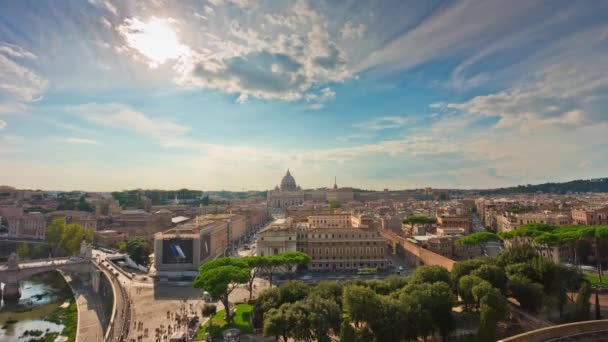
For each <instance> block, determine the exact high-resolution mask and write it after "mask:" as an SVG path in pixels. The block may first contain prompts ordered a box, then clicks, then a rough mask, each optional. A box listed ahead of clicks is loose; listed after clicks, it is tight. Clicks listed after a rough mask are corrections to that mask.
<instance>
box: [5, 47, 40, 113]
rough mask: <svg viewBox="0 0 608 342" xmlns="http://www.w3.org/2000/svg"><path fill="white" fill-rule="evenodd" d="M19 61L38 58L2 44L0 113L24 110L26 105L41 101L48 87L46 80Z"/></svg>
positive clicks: (27, 52) (20, 49) (18, 48)
mask: <svg viewBox="0 0 608 342" xmlns="http://www.w3.org/2000/svg"><path fill="white" fill-rule="evenodd" d="M19 59H25V60H35V59H37V56H36V55H35V54H33V53H32V52H30V51H28V50H26V49H24V48H22V47H20V46H17V45H14V44H7V43H0V113H2V112H5V113H11V112H18V111H22V110H24V109H25V108H26V103H28V102H34V101H38V100H40V98H41V96H42V94H43V93H44V91H45V90H46V88H47V86H48V81H47V80H46V79H45V78H43V77H42V76H40V75H39V74H38V73H37V72H36V71H34V70H33V69H31V67H29V66H26V65H25V64H23V62H22V61H20V60H19ZM18 60H19V61H18Z"/></svg>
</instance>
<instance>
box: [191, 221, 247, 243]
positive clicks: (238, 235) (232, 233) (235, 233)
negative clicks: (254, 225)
mask: <svg viewBox="0 0 608 342" xmlns="http://www.w3.org/2000/svg"><path fill="white" fill-rule="evenodd" d="M195 220H197V221H200V222H206V221H210V222H224V223H226V232H227V241H228V243H232V244H238V243H239V242H240V241H241V240H242V239H243V238H244V237H245V236H246V234H247V222H246V220H245V216H243V215H238V214H207V215H202V216H197V217H196V218H195Z"/></svg>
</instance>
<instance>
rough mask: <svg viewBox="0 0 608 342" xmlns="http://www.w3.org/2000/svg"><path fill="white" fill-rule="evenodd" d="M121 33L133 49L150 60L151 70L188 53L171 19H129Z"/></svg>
mask: <svg viewBox="0 0 608 342" xmlns="http://www.w3.org/2000/svg"><path fill="white" fill-rule="evenodd" d="M121 33H122V34H123V35H124V37H125V39H126V41H127V43H128V44H129V46H130V47H131V48H133V49H135V50H137V51H138V52H140V53H141V54H142V55H144V56H145V57H146V58H148V59H149V65H150V67H151V68H156V67H158V66H159V65H161V64H163V63H165V62H166V61H167V60H171V59H177V58H179V57H180V56H182V55H184V54H186V53H187V52H188V47H187V46H185V45H183V44H181V43H180V42H179V39H178V37H177V34H176V32H175V30H173V28H172V19H170V18H168V19H159V18H152V19H150V20H149V21H147V22H143V21H140V20H139V19H129V20H128V21H127V23H126V25H125V26H123V27H122V30H121Z"/></svg>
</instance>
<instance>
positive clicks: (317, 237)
mask: <svg viewBox="0 0 608 342" xmlns="http://www.w3.org/2000/svg"><path fill="white" fill-rule="evenodd" d="M349 236H350V237H351V238H353V239H354V238H355V237H358V238H359V239H361V238H364V239H367V238H368V234H310V236H309V234H298V238H301V239H308V238H311V239H323V238H324V237H325V239H329V238H330V237H331V238H332V239H335V238H336V237H338V239H341V238H342V237H344V238H348V237H349ZM378 236H379V235H378V234H376V233H370V234H369V237H370V238H373V237H378Z"/></svg>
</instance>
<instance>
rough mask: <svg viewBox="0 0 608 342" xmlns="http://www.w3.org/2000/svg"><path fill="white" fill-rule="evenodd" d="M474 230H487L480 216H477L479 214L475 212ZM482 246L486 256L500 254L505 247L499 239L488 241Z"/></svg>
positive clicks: (478, 231)
mask: <svg viewBox="0 0 608 342" xmlns="http://www.w3.org/2000/svg"><path fill="white" fill-rule="evenodd" d="M473 231H474V232H476V233H480V232H486V231H487V230H486V227H484V226H483V224H481V221H480V220H479V216H477V214H473ZM481 248H482V250H483V254H484V255H485V256H491V257H495V256H497V255H499V254H500V253H502V251H503V249H504V248H503V245H502V243H501V242H499V241H490V242H486V243H485V244H483V245H482V246H481Z"/></svg>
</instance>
